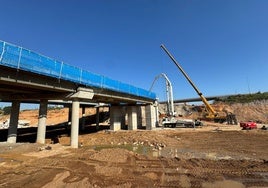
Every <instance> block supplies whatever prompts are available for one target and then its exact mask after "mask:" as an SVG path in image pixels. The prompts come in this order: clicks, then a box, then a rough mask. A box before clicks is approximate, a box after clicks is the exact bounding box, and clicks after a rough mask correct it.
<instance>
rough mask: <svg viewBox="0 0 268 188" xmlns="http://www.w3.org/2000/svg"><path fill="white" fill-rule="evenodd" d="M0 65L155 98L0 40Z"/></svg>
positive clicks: (152, 95) (141, 91)
mask: <svg viewBox="0 0 268 188" xmlns="http://www.w3.org/2000/svg"><path fill="white" fill-rule="evenodd" d="M0 65H3V66H7V67H11V68H15V69H20V70H24V71H29V72H32V73H36V74H40V75H46V76H49V77H54V78H57V79H62V80H67V81H71V82H75V83H78V84H81V85H85V86H89V87H96V88H102V89H107V90H111V91H116V92H121V93H126V94H130V95H135V96H139V97H144V98H148V99H155V98H156V95H155V93H153V92H150V91H147V90H145V89H141V88H138V87H134V86H132V85H129V84H125V83H122V82H120V81H116V80H113V79H110V78H108V77H105V76H102V75H98V74H94V73H91V72H89V71H86V70H83V69H81V68H78V67H75V66H72V65H68V64H66V63H63V62H61V61H57V60H54V59H52V58H49V57H46V56H43V55H40V54H38V53H36V52H33V51H31V50H28V49H25V48H22V47H19V46H16V45H13V44H10V43H7V42H4V41H1V40H0Z"/></svg>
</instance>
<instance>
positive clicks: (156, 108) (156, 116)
mask: <svg viewBox="0 0 268 188" xmlns="http://www.w3.org/2000/svg"><path fill="white" fill-rule="evenodd" d="M154 108H155V109H154V110H155V121H156V122H155V126H156V127H159V109H158V102H157V101H156V102H155V104H154Z"/></svg>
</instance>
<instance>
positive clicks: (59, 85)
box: [0, 66, 154, 104]
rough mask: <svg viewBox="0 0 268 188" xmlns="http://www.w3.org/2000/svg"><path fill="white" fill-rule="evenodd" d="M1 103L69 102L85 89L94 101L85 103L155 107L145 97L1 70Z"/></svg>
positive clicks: (86, 98) (87, 100)
mask: <svg viewBox="0 0 268 188" xmlns="http://www.w3.org/2000/svg"><path fill="white" fill-rule="evenodd" d="M0 69H1V71H0V99H1V101H7V102H8V101H13V100H19V101H24V102H35V101H36V102H38V101H40V100H42V99H46V100H70V99H71V98H72V97H73V95H74V94H75V93H77V92H78V88H85V89H86V90H88V91H90V92H92V94H93V97H92V96H91V95H90V96H88V97H87V96H84V97H83V98H82V99H80V101H83V102H96V103H99V102H102V103H109V104H119V103H126V104H136V103H145V104H152V103H153V102H154V101H153V100H151V99H146V98H143V97H138V96H134V95H129V94H125V93H119V92H114V91H109V90H104V89H100V88H94V87H85V86H83V85H79V84H76V83H73V82H70V81H66V80H62V79H57V78H53V77H47V76H42V75H40V74H34V73H30V72H26V71H22V70H18V69H13V68H9V67H5V66H0Z"/></svg>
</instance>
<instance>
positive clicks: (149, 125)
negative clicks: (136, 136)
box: [145, 105, 158, 130]
mask: <svg viewBox="0 0 268 188" xmlns="http://www.w3.org/2000/svg"><path fill="white" fill-rule="evenodd" d="M157 113H158V112H157V105H147V106H145V118H146V129H147V130H152V129H154V128H155V127H156V126H157V125H158V122H157V116H158V114H157Z"/></svg>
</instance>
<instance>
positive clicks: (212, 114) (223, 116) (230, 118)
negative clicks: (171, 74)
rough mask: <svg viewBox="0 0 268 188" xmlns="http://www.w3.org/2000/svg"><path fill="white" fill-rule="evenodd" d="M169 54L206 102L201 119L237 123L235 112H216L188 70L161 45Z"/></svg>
mask: <svg viewBox="0 0 268 188" xmlns="http://www.w3.org/2000/svg"><path fill="white" fill-rule="evenodd" d="M160 47H161V48H162V49H163V50H164V51H165V52H166V53H167V55H168V56H169V58H170V59H171V60H172V61H173V63H174V64H175V65H176V66H177V67H178V69H179V70H180V71H181V73H182V74H183V76H184V77H185V78H186V79H187V81H188V82H189V83H190V84H191V86H192V87H193V88H194V90H195V91H196V93H197V94H198V95H199V97H200V98H201V100H202V102H203V103H204V105H205V107H206V112H205V113H204V114H203V117H201V118H200V119H203V120H209V121H214V122H219V123H223V122H225V121H227V123H228V124H237V120H236V117H235V115H234V114H232V113H230V112H229V113H227V112H216V111H215V110H214V109H213V107H212V106H211V105H210V104H209V102H208V101H207V99H206V98H205V97H204V96H203V94H202V93H201V92H200V91H199V89H198V88H197V87H196V86H195V84H194V83H193V81H192V80H191V79H190V77H189V76H188V75H187V74H186V72H185V71H184V70H183V68H182V67H181V66H180V65H179V63H178V62H177V61H176V59H175V58H174V57H173V56H172V55H171V53H170V52H169V51H168V50H167V49H166V47H165V46H164V45H163V44H161V46H160Z"/></svg>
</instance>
